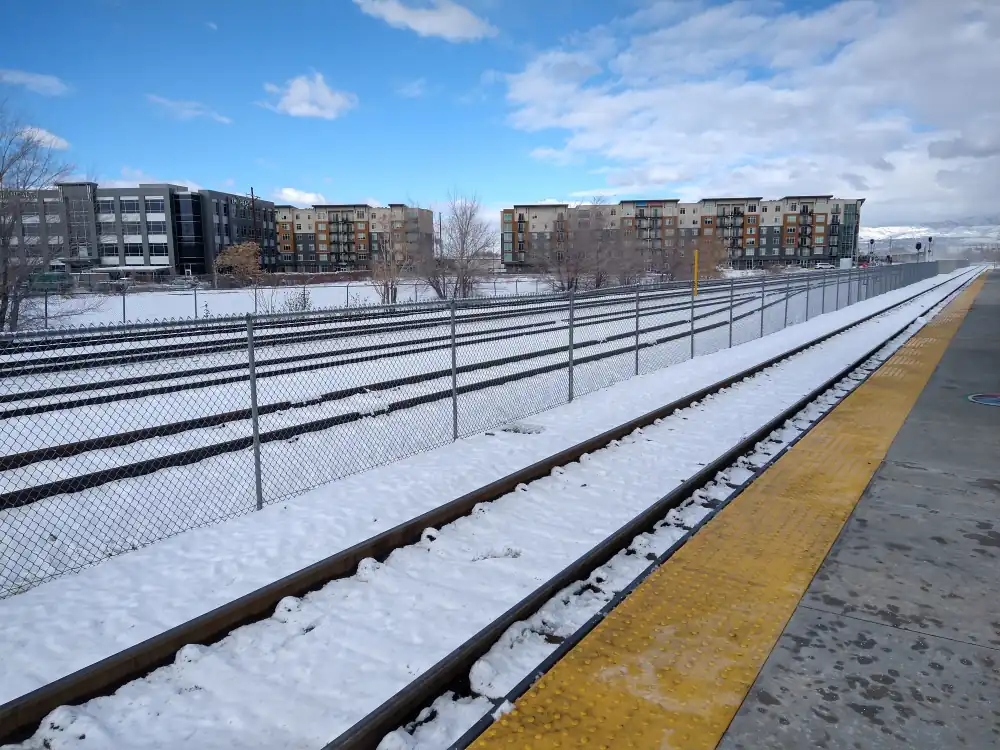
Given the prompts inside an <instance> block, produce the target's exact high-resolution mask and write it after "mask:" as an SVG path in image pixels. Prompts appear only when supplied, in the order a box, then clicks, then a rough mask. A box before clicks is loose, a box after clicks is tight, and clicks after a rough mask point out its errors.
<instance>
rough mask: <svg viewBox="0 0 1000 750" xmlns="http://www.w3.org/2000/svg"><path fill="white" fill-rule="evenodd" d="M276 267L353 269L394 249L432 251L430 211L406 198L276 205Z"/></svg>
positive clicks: (403, 254) (401, 255) (403, 255)
mask: <svg viewBox="0 0 1000 750" xmlns="http://www.w3.org/2000/svg"><path fill="white" fill-rule="evenodd" d="M276 214H277V223H278V245H279V259H278V260H279V262H278V270H281V271H289V272H290V271H299V272H306V273H326V272H331V271H356V270H365V269H368V268H370V267H371V265H372V262H373V261H377V260H378V259H379V258H381V257H383V254H384V253H386V252H389V251H392V252H394V253H395V254H396V257H397V258H398V259H400V260H402V259H413V258H416V257H419V255H420V254H421V253H430V252H433V248H434V214H433V212H432V211H430V210H429V209H426V208H416V207H413V206H408V205H406V204H404V203H390V204H389V205H388V206H372V205H370V204H367V203H336V204H335V203H330V204H322V205H319V204H317V205H314V206H312V207H311V208H298V207H296V206H276Z"/></svg>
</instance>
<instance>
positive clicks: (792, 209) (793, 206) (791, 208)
mask: <svg viewBox="0 0 1000 750" xmlns="http://www.w3.org/2000/svg"><path fill="white" fill-rule="evenodd" d="M797 206H798V203H793V204H792V205H791V206H789V210H790V211H795V210H796V207H797Z"/></svg>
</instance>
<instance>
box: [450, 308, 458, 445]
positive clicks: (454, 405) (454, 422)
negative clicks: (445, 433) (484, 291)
mask: <svg viewBox="0 0 1000 750" xmlns="http://www.w3.org/2000/svg"><path fill="white" fill-rule="evenodd" d="M457 307H458V303H457V302H456V301H455V300H454V299H453V300H452V301H451V439H452V441H455V440H458V346H457V344H456V341H455V317H456V316H455V313H456V308H457Z"/></svg>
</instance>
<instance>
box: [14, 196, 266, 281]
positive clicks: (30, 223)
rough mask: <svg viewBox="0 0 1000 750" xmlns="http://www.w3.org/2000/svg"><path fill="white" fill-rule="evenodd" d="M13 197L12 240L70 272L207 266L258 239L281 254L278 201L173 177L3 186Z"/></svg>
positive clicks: (195, 269) (196, 269) (195, 271)
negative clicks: (131, 182) (169, 180)
mask: <svg viewBox="0 0 1000 750" xmlns="http://www.w3.org/2000/svg"><path fill="white" fill-rule="evenodd" d="M0 204H4V205H10V204H13V208H14V210H13V211H12V216H13V217H14V219H15V221H14V226H13V235H12V237H11V239H10V242H11V244H12V245H18V244H19V243H22V242H23V243H24V244H25V245H32V246H38V247H43V248H45V252H44V253H43V252H41V251H39V252H37V253H36V255H37V256H38V257H39V258H43V259H44V260H45V262H47V263H48V265H50V266H58V267H64V268H66V269H67V270H69V271H73V272H81V271H87V270H105V271H110V270H115V271H119V272H122V273H138V272H147V273H149V274H151V275H158V274H163V273H175V272H176V273H192V274H202V273H208V272H210V271H211V270H212V267H213V266H214V262H215V258H216V257H217V256H218V254H219V252H221V250H222V249H223V248H224V247H226V246H228V245H230V244H235V243H238V242H242V241H245V240H250V239H253V240H255V241H257V242H258V243H259V244H260V246H261V249H262V252H263V254H265V255H266V254H268V253H270V254H274V253H275V244H276V243H275V229H274V224H275V223H274V204H273V203H270V202H268V201H261V200H259V199H257V198H256V197H254V198H247V197H245V196H242V195H233V194H231V193H221V192H218V191H214V190H201V191H191V190H188V188H186V187H182V186H179V185H168V184H140V185H136V186H135V187H124V188H102V187H99V186H98V185H97V184H96V183H93V182H61V183H57V184H56V185H55V187H53V188H50V189H47V190H30V191H0Z"/></svg>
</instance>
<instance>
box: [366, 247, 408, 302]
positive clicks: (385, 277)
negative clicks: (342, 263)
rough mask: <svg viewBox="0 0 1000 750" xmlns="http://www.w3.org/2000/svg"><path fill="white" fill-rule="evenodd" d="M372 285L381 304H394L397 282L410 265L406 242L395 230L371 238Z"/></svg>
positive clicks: (397, 290)
mask: <svg viewBox="0 0 1000 750" xmlns="http://www.w3.org/2000/svg"><path fill="white" fill-rule="evenodd" d="M371 256H372V257H371V272H372V285H373V286H374V287H375V292H376V293H377V294H378V296H379V300H380V301H381V302H382V304H383V305H394V304H396V297H397V294H398V292H399V283H400V280H401V279H402V277H403V273H404V271H405V270H406V269H408V268H409V267H410V265H411V258H410V253H409V251H408V249H407V245H406V242H405V241H404V240H403V239H402V237H401V236H397V233H396V232H393V231H391V230H390V231H387V232H380V233H379V235H378V238H373V239H372V251H371Z"/></svg>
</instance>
